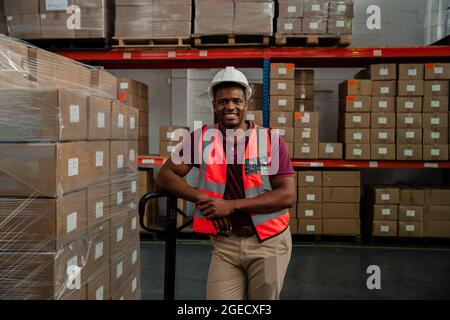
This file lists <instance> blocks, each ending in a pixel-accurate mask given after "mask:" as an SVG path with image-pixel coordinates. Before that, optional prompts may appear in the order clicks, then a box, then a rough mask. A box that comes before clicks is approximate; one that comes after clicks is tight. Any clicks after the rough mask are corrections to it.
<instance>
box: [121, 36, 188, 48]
mask: <svg viewBox="0 0 450 320" xmlns="http://www.w3.org/2000/svg"><path fill="white" fill-rule="evenodd" d="M114 40H115V41H116V43H115V44H114V45H113V46H112V47H113V48H120V49H142V48H145V49H157V48H190V47H191V38H189V37H155V38H114Z"/></svg>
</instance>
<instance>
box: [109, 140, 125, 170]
mask: <svg viewBox="0 0 450 320" xmlns="http://www.w3.org/2000/svg"><path fill="white" fill-rule="evenodd" d="M127 171H128V142H127V141H111V145H110V175H111V176H114V175H118V174H124V173H126V172H127Z"/></svg>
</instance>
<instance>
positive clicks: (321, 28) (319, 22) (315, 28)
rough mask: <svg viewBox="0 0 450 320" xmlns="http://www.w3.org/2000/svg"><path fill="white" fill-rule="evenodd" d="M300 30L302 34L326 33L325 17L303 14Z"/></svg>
mask: <svg viewBox="0 0 450 320" xmlns="http://www.w3.org/2000/svg"><path fill="white" fill-rule="evenodd" d="M302 23H303V25H302V30H303V31H302V32H303V33H304V34H326V33H327V19H326V18H323V17H317V16H316V17H314V16H309V15H307V14H305V16H304V18H303V19H302Z"/></svg>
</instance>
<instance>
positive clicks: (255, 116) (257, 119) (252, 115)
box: [245, 111, 263, 126]
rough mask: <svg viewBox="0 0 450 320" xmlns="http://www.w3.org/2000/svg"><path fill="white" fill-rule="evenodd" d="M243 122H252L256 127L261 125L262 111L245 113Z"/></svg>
mask: <svg viewBox="0 0 450 320" xmlns="http://www.w3.org/2000/svg"><path fill="white" fill-rule="evenodd" d="M245 120H247V121H252V122H254V123H255V124H256V125H258V126H262V125H263V114H262V111H247V112H246V113H245Z"/></svg>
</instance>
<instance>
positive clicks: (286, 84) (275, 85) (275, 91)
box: [270, 79, 295, 96]
mask: <svg viewBox="0 0 450 320" xmlns="http://www.w3.org/2000/svg"><path fill="white" fill-rule="evenodd" d="M294 90H295V87H294V79H292V80H286V79H283V80H270V95H271V96H272V95H273V96H293V95H294Z"/></svg>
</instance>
